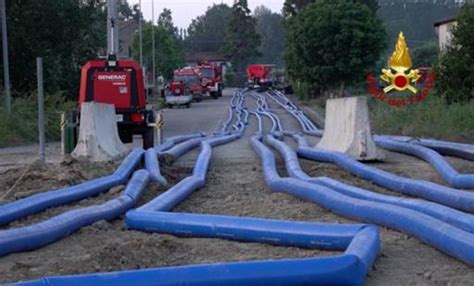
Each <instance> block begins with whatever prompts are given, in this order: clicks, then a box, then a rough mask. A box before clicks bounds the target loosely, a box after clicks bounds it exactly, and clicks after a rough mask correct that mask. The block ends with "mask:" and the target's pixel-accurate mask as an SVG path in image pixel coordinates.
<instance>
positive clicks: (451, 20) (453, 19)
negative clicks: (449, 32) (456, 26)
mask: <svg viewBox="0 0 474 286" xmlns="http://www.w3.org/2000/svg"><path fill="white" fill-rule="evenodd" d="M456 21H457V20H456V18H447V19H444V20H441V21H438V22H435V23H434V25H433V26H435V27H439V26H441V25H445V24H448V23H452V22H456Z"/></svg>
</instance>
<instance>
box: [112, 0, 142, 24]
mask: <svg viewBox="0 0 474 286" xmlns="http://www.w3.org/2000/svg"><path fill="white" fill-rule="evenodd" d="M118 12H119V17H120V19H121V20H122V21H130V20H133V21H135V22H137V23H138V21H140V16H142V14H141V12H140V6H139V5H138V4H135V5H133V6H131V7H130V5H129V4H128V2H127V1H124V2H121V1H120V2H119V6H118Z"/></svg>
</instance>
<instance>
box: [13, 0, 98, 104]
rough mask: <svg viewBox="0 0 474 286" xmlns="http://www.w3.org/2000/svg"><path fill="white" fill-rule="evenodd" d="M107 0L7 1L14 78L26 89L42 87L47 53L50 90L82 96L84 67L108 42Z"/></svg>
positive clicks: (17, 86)
mask: <svg viewBox="0 0 474 286" xmlns="http://www.w3.org/2000/svg"><path fill="white" fill-rule="evenodd" d="M104 5H105V1H103V0H95V1H77V0H44V1H36V0H23V1H17V0H7V1H6V6H7V15H8V16H7V17H8V19H7V20H8V36H9V52H10V73H11V75H10V77H11V83H12V86H13V89H14V90H15V91H17V92H18V93H20V94H24V93H28V92H30V91H32V90H34V89H35V88H36V72H35V71H36V57H43V60H44V71H45V88H46V91H47V92H50V93H51V92H57V91H59V90H62V91H65V95H67V96H68V97H69V98H71V99H72V98H76V96H77V94H78V87H79V77H80V68H81V65H82V64H83V63H85V62H86V61H87V60H89V59H93V58H95V57H96V53H97V51H98V50H100V49H101V48H103V47H105V44H106V27H105V19H106V14H105V8H104Z"/></svg>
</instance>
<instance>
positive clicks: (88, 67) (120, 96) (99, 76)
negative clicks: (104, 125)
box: [79, 55, 155, 148]
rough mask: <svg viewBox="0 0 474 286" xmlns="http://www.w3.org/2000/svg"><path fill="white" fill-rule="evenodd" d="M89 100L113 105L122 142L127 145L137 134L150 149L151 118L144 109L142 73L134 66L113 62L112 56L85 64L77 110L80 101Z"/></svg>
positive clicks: (151, 140)
mask: <svg viewBox="0 0 474 286" xmlns="http://www.w3.org/2000/svg"><path fill="white" fill-rule="evenodd" d="M90 101H95V102H99V103H108V104H113V105H114V106H115V112H116V118H117V124H118V131H119V136H120V139H121V140H122V142H124V143H131V142H132V141H133V135H134V134H140V135H142V136H143V146H144V148H150V147H153V143H154V142H153V137H154V136H153V132H154V123H155V116H154V113H153V111H152V110H151V108H150V109H148V108H147V96H146V92H145V82H144V79H143V71H142V68H141V67H140V65H139V64H138V63H136V62H135V61H132V60H117V59H116V57H115V56H113V55H112V56H109V58H108V59H104V60H93V61H90V62H88V63H86V64H85V65H84V66H83V67H82V71H81V86H80V94H79V110H80V107H81V104H82V103H83V102H90ZM79 116H80V115H79Z"/></svg>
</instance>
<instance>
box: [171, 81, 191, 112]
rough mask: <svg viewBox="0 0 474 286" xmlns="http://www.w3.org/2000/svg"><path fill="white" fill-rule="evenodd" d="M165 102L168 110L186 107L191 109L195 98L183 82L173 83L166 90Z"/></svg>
mask: <svg viewBox="0 0 474 286" xmlns="http://www.w3.org/2000/svg"><path fill="white" fill-rule="evenodd" d="M164 92H165V101H166V106H167V107H168V108H173V106H182V105H185V106H186V107H187V108H190V107H191V102H192V101H193V96H192V94H191V92H190V90H189V88H188V87H187V85H186V83H185V82H183V81H173V82H171V83H170V84H169V86H168V87H167V88H166V89H165V91H164Z"/></svg>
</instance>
